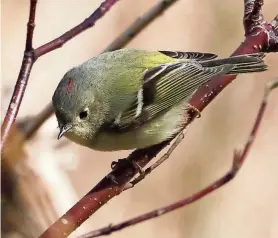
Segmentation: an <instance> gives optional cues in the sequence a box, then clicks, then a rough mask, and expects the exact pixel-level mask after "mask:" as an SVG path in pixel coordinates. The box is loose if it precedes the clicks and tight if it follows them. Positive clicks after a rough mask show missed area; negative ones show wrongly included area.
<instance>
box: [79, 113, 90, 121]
mask: <svg viewBox="0 0 278 238" xmlns="http://www.w3.org/2000/svg"><path fill="white" fill-rule="evenodd" d="M87 116H88V112H87V111H83V112H80V113H79V118H80V119H82V120H84V119H85V118H86V117H87Z"/></svg>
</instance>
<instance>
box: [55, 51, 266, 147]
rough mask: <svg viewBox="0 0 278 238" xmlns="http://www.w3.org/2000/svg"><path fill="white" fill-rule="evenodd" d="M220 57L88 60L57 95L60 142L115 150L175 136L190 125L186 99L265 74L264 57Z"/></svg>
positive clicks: (124, 54)
mask: <svg viewBox="0 0 278 238" xmlns="http://www.w3.org/2000/svg"><path fill="white" fill-rule="evenodd" d="M216 57H217V56H216V55H214V54H209V53H195V52H171V51H160V52H148V51H145V50H135V49H121V50H117V51H113V52H109V53H104V54H101V55H99V56H98V57H94V58H92V59H90V60H88V61H86V62H85V63H83V64H81V65H79V66H77V67H75V68H73V69H71V70H69V71H68V72H67V73H66V74H65V75H64V77H63V78H62V80H61V82H60V83H59V85H58V87H57V89H56V91H55V93H54V95H53V98H52V102H53V107H54V111H55V114H56V117H57V120H58V124H59V128H60V133H59V136H58V139H59V138H61V137H62V136H63V135H65V136H66V137H68V138H69V139H70V140H72V141H74V142H76V143H78V144H81V145H83V146H87V147H90V148H93V149H95V150H100V151H112V150H126V149H134V148H145V147H148V146H151V145H154V144H158V143H160V142H163V141H165V140H167V139H169V138H171V137H174V136H176V134H177V133H179V132H180V130H181V129H182V128H183V126H184V125H185V124H186V122H187V120H188V116H187V111H188V108H189V105H188V103H187V102H188V100H189V99H190V97H191V96H192V94H193V93H194V92H195V91H196V90H197V89H198V88H199V87H200V86H201V85H203V84H205V83H207V82H208V81H209V80H210V79H211V78H212V77H213V76H217V75H226V74H240V73H251V72H261V71H264V70H266V65H265V64H264V62H263V59H262V58H263V54H260V53H258V54H250V55H241V56H234V57H230V58H225V59H215V58H216Z"/></svg>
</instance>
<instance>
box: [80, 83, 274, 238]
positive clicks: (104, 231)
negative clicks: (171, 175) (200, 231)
mask: <svg viewBox="0 0 278 238" xmlns="http://www.w3.org/2000/svg"><path fill="white" fill-rule="evenodd" d="M276 87H278V78H277V79H275V80H272V81H270V82H269V83H267V85H266V89H265V94H264V97H263V100H262V102H261V106H260V109H259V111H258V114H257V118H256V120H255V123H254V125H253V128H252V131H251V133H250V135H249V137H248V140H247V142H246V143H245V146H244V149H243V152H242V153H240V152H239V151H238V150H236V151H235V153H234V158H233V164H232V168H231V169H230V170H229V171H228V172H227V173H226V174H225V175H224V176H222V177H221V178H220V179H218V180H217V181H215V182H214V183H212V184H210V185H209V186H207V187H206V188H204V189H202V190H200V191H199V192H197V193H195V194H193V195H191V196H189V197H187V198H185V199H182V200H180V201H177V202H175V203H172V204H170V205H168V206H165V207H162V208H159V209H156V210H154V211H151V212H148V213H145V214H143V215H140V216H137V217H134V218H132V219H129V220H126V221H124V222H121V223H119V224H116V225H109V226H106V227H104V228H101V229H98V230H95V231H92V232H89V233H87V234H85V235H82V236H79V238H93V237H99V236H103V235H109V234H111V233H112V232H115V231H119V230H122V229H124V228H127V227H130V226H133V225H136V224H139V223H141V222H144V221H147V220H150V219H152V218H155V217H159V216H162V215H164V214H166V213H168V212H171V211H174V210H176V209H178V208H181V207H184V206H187V205H189V204H191V203H193V202H196V201H197V200H199V199H201V198H203V197H205V196H206V195H208V194H210V193H212V192H213V191H215V190H217V189H218V188H220V187H222V186H223V185H225V184H226V183H228V182H229V181H230V180H232V179H233V178H234V177H235V176H236V174H237V173H238V171H239V169H240V168H241V166H242V164H243V163H244V161H245V159H246V157H247V154H248V152H249V151H250V149H251V147H252V145H253V142H254V140H255V138H256V135H257V132H258V130H259V127H260V125H261V122H262V118H263V116H264V112H265V109H266V106H267V102H268V97H269V94H270V92H271V90H273V89H274V88H276Z"/></svg>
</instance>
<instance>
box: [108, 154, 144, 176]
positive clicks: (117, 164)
mask: <svg viewBox="0 0 278 238" xmlns="http://www.w3.org/2000/svg"><path fill="white" fill-rule="evenodd" d="M126 163H128V164H130V165H132V167H133V168H134V169H136V170H138V172H139V174H140V175H141V174H143V173H145V172H144V170H143V168H142V167H141V166H140V165H139V164H138V163H136V162H135V161H131V160H129V159H128V158H124V159H119V160H118V161H113V162H112V163H111V169H112V170H115V169H116V168H119V167H121V166H125V165H126Z"/></svg>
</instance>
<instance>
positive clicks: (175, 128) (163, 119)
mask: <svg viewBox="0 0 278 238" xmlns="http://www.w3.org/2000/svg"><path fill="white" fill-rule="evenodd" d="M186 108H187V106H186V103H185V102H182V103H180V104H178V105H177V106H175V107H173V108H171V109H170V110H169V111H167V112H166V113H165V114H162V115H161V116H159V117H157V118H155V119H153V120H152V121H150V122H149V123H147V124H145V125H143V126H141V127H140V128H137V129H135V130H132V131H129V132H125V133H115V132H114V133H111V132H105V131H104V132H101V133H99V134H98V137H97V138H96V140H95V142H94V143H93V144H91V145H89V147H91V148H92V149H95V150H100V151H113V150H129V149H135V148H145V147H148V146H151V145H155V144H158V143H161V142H163V141H165V140H167V139H169V138H171V137H173V136H174V135H175V134H176V133H178V132H179V131H180V130H181V128H182V127H183V125H184V124H185V123H186V121H187V119H188V116H187V109H186Z"/></svg>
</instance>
